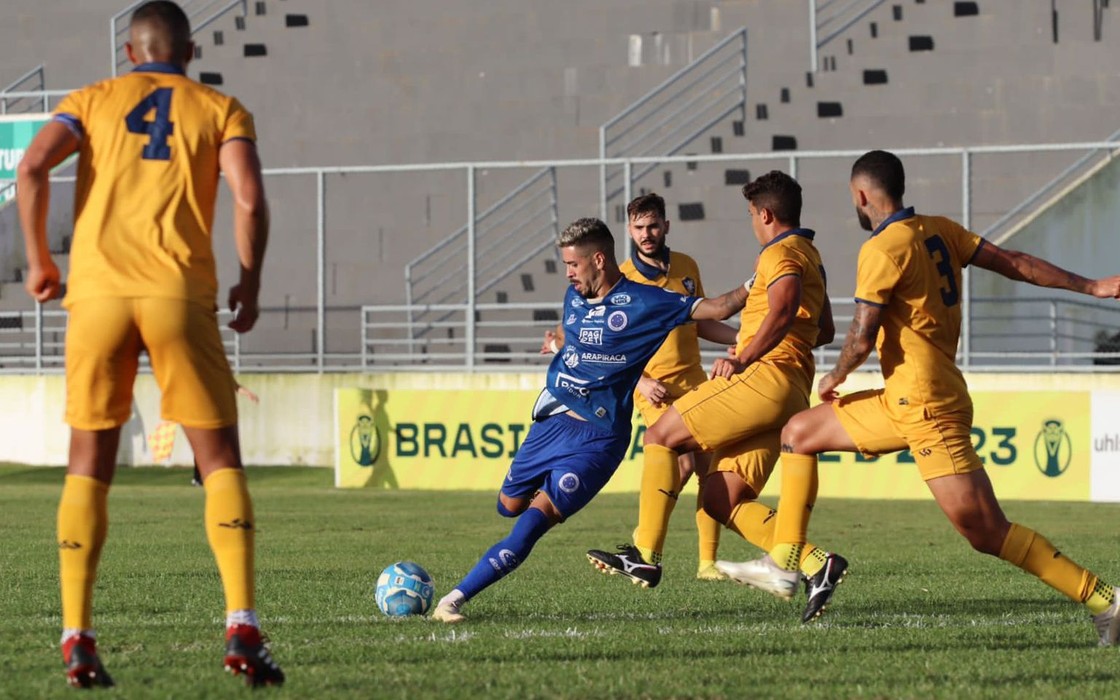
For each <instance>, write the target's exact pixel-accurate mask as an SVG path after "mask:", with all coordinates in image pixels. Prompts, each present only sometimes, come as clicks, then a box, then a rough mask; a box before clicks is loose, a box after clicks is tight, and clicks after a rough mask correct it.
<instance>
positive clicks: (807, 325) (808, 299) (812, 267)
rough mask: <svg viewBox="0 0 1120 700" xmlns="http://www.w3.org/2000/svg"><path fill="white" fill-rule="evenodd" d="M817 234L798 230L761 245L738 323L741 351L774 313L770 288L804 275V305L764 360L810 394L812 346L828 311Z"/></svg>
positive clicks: (812, 370) (802, 295)
mask: <svg viewBox="0 0 1120 700" xmlns="http://www.w3.org/2000/svg"><path fill="white" fill-rule="evenodd" d="M814 236H816V234H815V233H814V232H813V231H811V230H809V229H805V228H797V229H793V230H791V231H786V232H785V233H783V234H781V235H779V236H777V237H776V238H774V240H772V241H770V242H769V243H767V244H766V245H765V246H763V247H762V252H761V253H759V255H758V262H757V263H756V264H755V271H754V277H753V278H752V279H751V282H750V294H749V296H748V297H747V305H746V306H744V307H743V311H742V314H741V315H740V317H739V318H740V324H739V344H738V347H737V348H736V349H737V351H738V352H740V353H742V352H743V350H744V349H745V348H746V347H747V345H748V344H750V342H751V339H752V338H754V336H755V334H757V333H758V329H759V327H760V326H761V325H762V320H763V319H764V318H766V316H767V315H768V314H769V313H770V298H769V297H768V296H767V290H768V289H769V288H770V285H772V284H774V283H775V282H777V281H778V280H780V279H781V278H783V277H786V276H789V275H797V276H798V277H800V278H801V305H800V306H799V307H798V309H797V317H796V318H795V319H794V321H793V326H792V327H791V328H790V329H789V332H788V333H786V336H785V337H784V338H782V340H781V342H779V343H778V345H777V347H775V348H774V349H773V350H771V351H770V352H768V353H766V355H764V356H763V358H762V359H763V360H764V361H765V362H768V363H770V364H773V365H775V366H777V367H779V368H781V369H783V370H786V371H787V376H789V377H790V379H792V380H795V381H797V383H798V384H799V385H800V386H801V387H802V388H803V389H804V391H805V392H806V394H808V392H809V391H810V390H811V389H812V387H813V373H814V372H815V371H816V366H815V362H814V360H813V347H814V346H816V344H817V335H818V334H819V333H820V320H821V312H822V311H823V309H824V300H825V295H826V294H827V292H826V288H825V272H824V265H822V264H821V255H820V253H819V252H818V251H817V248H816V246H814V245H813V238H814Z"/></svg>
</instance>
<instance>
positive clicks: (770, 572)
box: [745, 390, 906, 598]
mask: <svg viewBox="0 0 1120 700" xmlns="http://www.w3.org/2000/svg"><path fill="white" fill-rule="evenodd" d="M882 393H883V392H882V391H881V390H879V391H865V392H856V393H854V394H851V395H849V396H845V397H844V398H842V399H840V400H839V401H836V402H833V403H831V404H820V405H818V406H814V407H813V408H810V409H806V410H804V411H801V412H799V413H797V414H796V415H794V416H793V417H792V418H790V419H789V421H787V422H786V424H785V427H784V428H782V432H781V445H782V448H781V449H782V455H781V463H782V488H781V499H780V500H779V502H778V514H777V517H776V522H775V532H774V545H773V547H771V548H770V550H769V553H768V554H767V556H765V557H763V558H762V559H758V560H755V561H754V562H753V564H754V567H753V568H752V570H751V571H750V572H748V573H747V574H746V576H745V577H746V578H748V581H747V582H748V583H750V584H751V585H753V586H755V587H757V588H760V589H762V590H765V591H767V592H769V593H772V594H774V595H777V596H780V597H783V598H788V597H789V596H790V595H791V591H792V590H794V589H796V586H797V575H798V573H797V570H798V567H799V566H800V562H801V559H802V555H803V554H804V552H805V543H806V534H807V531H808V525H809V516H810V513H811V512H812V508H813V505H814V504H815V502H816V492H817V455H818V454H819V453H821V452H857V451H859V452H864V453H868V454H877V453H880V452H889V451H893V450H899V449H902V448H903V447H905V446H906V442H905V441H904V440H903V438H902V437H901V436H900V435H899V434H898V433H897V431H896V430H895V428H894V426H893V424H892V423H891V422H890V421H889V420H888V416H887V413H886V412H885V409H884V406H883V402H882Z"/></svg>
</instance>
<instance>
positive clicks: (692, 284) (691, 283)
mask: <svg viewBox="0 0 1120 700" xmlns="http://www.w3.org/2000/svg"><path fill="white" fill-rule="evenodd" d="M681 284H683V285H684V288H685V290H686V291H687V292H688V293H689V294H696V280H694V279H692V278H691V277H685V278H684V279H683V280H681Z"/></svg>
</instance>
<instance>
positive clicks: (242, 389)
mask: <svg viewBox="0 0 1120 700" xmlns="http://www.w3.org/2000/svg"><path fill="white" fill-rule="evenodd" d="M237 393H239V394H241V395H242V396H244V397H245V398H247V399H249V400H250V401H252V402H253V403H260V402H261V397H259V396H257V395H256V394H255V393H254V392H253V390H252V389H250V388H249V387H247V386H242V385H240V384H238V385H237Z"/></svg>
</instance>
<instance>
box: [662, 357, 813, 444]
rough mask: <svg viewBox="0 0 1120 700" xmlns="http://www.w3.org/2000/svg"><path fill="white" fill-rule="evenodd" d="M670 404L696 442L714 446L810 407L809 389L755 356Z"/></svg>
mask: <svg viewBox="0 0 1120 700" xmlns="http://www.w3.org/2000/svg"><path fill="white" fill-rule="evenodd" d="M673 405H674V406H676V408H677V411H678V412H679V413H680V414H681V418H682V419H683V420H684V424H685V426H687V427H688V432H690V433H691V434H692V437H693V438H694V439H695V440H696V442H697V443H698V444H699V445H700V447H701V448H703V449H704V450H718V449H720V448H722V447H724V446H725V445H730V444H732V443H736V442H739V441H741V440H743V439H745V438H748V437H751V436H752V435H757V434H758V433H761V432H766V431H771V430H781V429H782V426H784V425H785V424H786V421H788V420H789V419H790V418H791V417H792V416H793V414H795V413H797V412H798V411H803V410H805V409H807V408H809V394H808V389H807V388H804V387H799V386H797V385H796V384H795V383H793V382H791V381H790V378H789V376H788V375H787V373H786V372H785V371H783V370H781V369H780V368H778V367H775V366H774V365H771V364H768V363H764V362H755V363H754V364H752V365H751V366H750V367H748V368H747V369H746V370H745V371H743V372H742V373H740V374H736V375H735V376H734V377H732V378H731V379H724V378H723V377H716V378H715V379H710V380H708V381H706V382H704V383H703V384H701V385H700V386H699V387H697V388H696V389H693V390H692V391H690V392H688V393H687V394H685V395H684V396H682V397H681V398H679V399H678V400H677V401H676V403H674V404H673Z"/></svg>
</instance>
